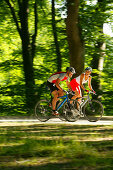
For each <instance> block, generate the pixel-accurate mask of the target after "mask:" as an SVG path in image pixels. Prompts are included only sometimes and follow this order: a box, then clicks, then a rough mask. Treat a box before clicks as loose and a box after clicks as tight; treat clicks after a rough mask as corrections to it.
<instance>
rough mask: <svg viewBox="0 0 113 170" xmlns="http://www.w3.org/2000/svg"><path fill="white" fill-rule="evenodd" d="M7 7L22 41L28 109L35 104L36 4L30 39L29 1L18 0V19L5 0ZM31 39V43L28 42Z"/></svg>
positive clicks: (35, 5)
mask: <svg viewBox="0 0 113 170" xmlns="http://www.w3.org/2000/svg"><path fill="white" fill-rule="evenodd" d="M5 1H6V3H7V5H8V6H9V8H10V10H11V14H12V16H13V19H14V22H15V24H16V26H17V30H18V33H19V35H20V38H21V40H22V57H23V68H24V75H25V85H26V88H25V91H26V104H27V107H28V108H31V107H33V105H34V104H35V90H34V85H35V81H34V68H33V58H34V55H35V41H36V36H37V22H38V21H37V19H38V18H37V4H36V1H35V3H34V15H35V22H34V23H35V24H34V25H35V26H34V27H35V30H34V34H33V35H32V37H31V38H30V33H29V28H28V11H29V8H28V5H29V4H28V3H29V0H18V1H17V2H18V6H19V13H18V15H19V19H20V20H18V17H17V16H16V13H15V10H14V6H13V5H12V4H11V3H10V1H9V0H5ZM30 39H32V42H30Z"/></svg>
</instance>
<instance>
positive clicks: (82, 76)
mask: <svg viewBox="0 0 113 170" xmlns="http://www.w3.org/2000/svg"><path fill="white" fill-rule="evenodd" d="M83 78H84V74H81V76H80V87H81V88H82V89H83V90H85V87H84V85H83V84H82V81H83Z"/></svg>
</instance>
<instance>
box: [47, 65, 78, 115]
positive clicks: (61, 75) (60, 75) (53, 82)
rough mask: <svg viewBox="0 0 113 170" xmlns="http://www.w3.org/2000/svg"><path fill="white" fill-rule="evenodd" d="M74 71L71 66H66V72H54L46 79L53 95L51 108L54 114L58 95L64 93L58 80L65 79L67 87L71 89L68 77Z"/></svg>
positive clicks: (55, 113) (56, 113)
mask: <svg viewBox="0 0 113 170" xmlns="http://www.w3.org/2000/svg"><path fill="white" fill-rule="evenodd" d="M74 73H75V69H74V68H73V67H67V68H66V72H57V73H54V74H52V75H51V76H50V77H49V78H48V80H47V85H48V87H49V88H50V90H51V93H52V95H53V100H52V108H53V114H54V115H58V112H57V111H56V110H55V109H56V102H57V101H58V97H59V96H63V95H64V94H63V89H62V88H61V87H60V82H61V81H64V80H66V83H67V87H68V88H69V89H71V87H70V83H69V78H71V77H72V75H73V74H74Z"/></svg>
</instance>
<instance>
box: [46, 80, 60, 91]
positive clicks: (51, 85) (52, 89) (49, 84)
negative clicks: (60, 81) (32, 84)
mask: <svg viewBox="0 0 113 170" xmlns="http://www.w3.org/2000/svg"><path fill="white" fill-rule="evenodd" d="M47 86H48V87H49V88H50V91H51V93H52V92H53V91H55V90H57V91H58V90H59V89H58V88H57V87H56V85H55V84H54V83H50V82H49V81H47Z"/></svg>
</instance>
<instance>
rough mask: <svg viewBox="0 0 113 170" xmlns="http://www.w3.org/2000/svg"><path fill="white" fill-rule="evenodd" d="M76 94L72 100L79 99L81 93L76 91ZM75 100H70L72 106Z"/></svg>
mask: <svg viewBox="0 0 113 170" xmlns="http://www.w3.org/2000/svg"><path fill="white" fill-rule="evenodd" d="M74 92H75V95H74V96H73V97H72V98H71V99H73V100H75V99H76V98H77V97H79V96H80V94H79V92H78V91H77V90H75V91H74ZM73 100H70V104H72V102H73Z"/></svg>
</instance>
